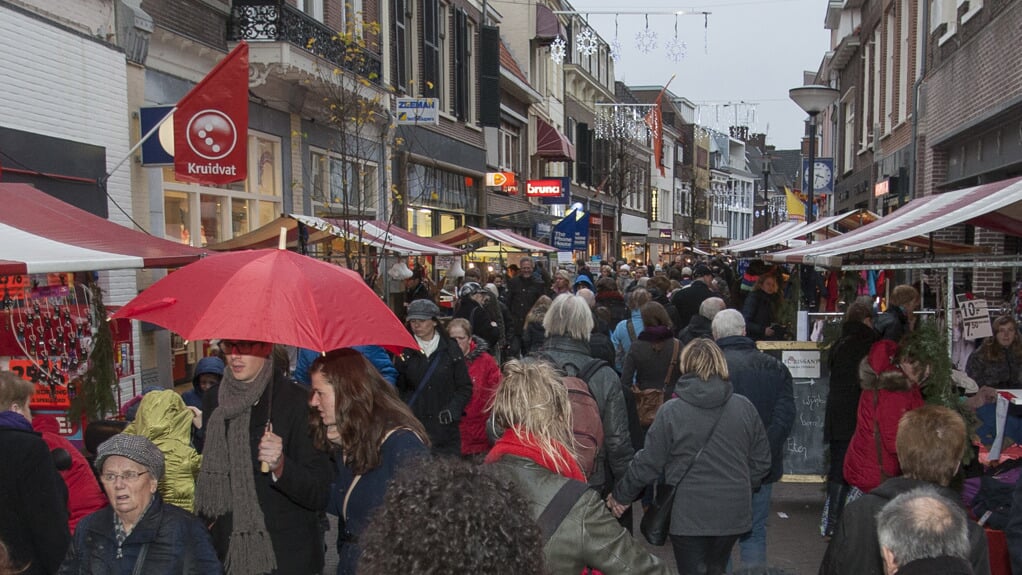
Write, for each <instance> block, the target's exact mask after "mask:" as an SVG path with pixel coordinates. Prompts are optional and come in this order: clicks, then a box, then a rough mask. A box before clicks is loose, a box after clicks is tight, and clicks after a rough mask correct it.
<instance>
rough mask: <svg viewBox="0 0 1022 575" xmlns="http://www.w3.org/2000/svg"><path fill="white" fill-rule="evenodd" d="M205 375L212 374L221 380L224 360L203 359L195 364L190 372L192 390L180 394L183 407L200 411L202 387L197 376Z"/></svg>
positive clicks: (215, 358) (210, 357) (211, 357)
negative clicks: (183, 403)
mask: <svg viewBox="0 0 1022 575" xmlns="http://www.w3.org/2000/svg"><path fill="white" fill-rule="evenodd" d="M205 373H212V374H214V375H216V376H217V378H218V379H219V378H221V377H223V375H224V360H222V359H220V358H219V357H213V356H209V357H204V358H202V359H200V360H199V363H196V364H195V369H193V370H192V389H190V390H188V391H186V392H184V393H182V394H181V399H183V400H184V401H185V405H188V406H191V407H198V408H199V409H202V393H203V392H202V386H200V385H199V376H200V375H203V374H205Z"/></svg>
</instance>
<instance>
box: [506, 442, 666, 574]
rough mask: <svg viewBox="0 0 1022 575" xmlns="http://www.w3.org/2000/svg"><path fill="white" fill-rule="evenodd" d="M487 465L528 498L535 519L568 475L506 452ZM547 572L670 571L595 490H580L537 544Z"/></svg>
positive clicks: (633, 572) (640, 572)
mask: <svg viewBox="0 0 1022 575" xmlns="http://www.w3.org/2000/svg"><path fill="white" fill-rule="evenodd" d="M492 465H494V466H495V468H496V469H497V470H499V471H498V473H499V474H501V475H505V476H509V477H511V478H512V479H513V481H514V482H515V484H516V485H518V487H519V488H520V489H521V491H522V493H523V494H524V495H525V498H526V499H527V500H528V501H529V509H530V511H531V512H532V516H533V518H535V519H539V516H540V515H541V514H542V513H543V510H544V509H546V507H547V505H548V504H549V503H550V501H551V500H552V499H553V498H554V495H556V494H557V491H558V490H559V489H560V488H561V486H562V485H564V484H565V483H567V482H568V481H571V480H570V479H568V478H566V477H563V476H561V475H557V474H556V473H553V472H551V471H549V470H547V469H545V468H543V467H540V466H539V465H537V464H536V463H534V462H532V461H530V460H528V459H525V458H522V457H515V456H510V455H506V456H504V457H502V458H501V459H500V461H498V462H496V463H493V464H492ZM543 554H544V555H545V558H546V567H547V571H548V572H549V573H551V574H552V575H562V574H564V575H577V574H578V573H581V572H582V570H583V569H584V568H585V567H592V568H594V569H599V570H600V571H602V572H603V573H628V574H646V573H650V574H652V573H657V574H659V573H663V574H668V573H670V572H671V571H670V569H669V568H668V567H667V566H666V565H664V564H662V563H661V562H660V560H659V559H658V558H657V557H656V556H654V555H652V554H651V553H649V552H648V551H646V549H645V548H643V546H642V545H641V544H640V543H639V542H637V541H636V540H635V539H634V538H632V536H631V535H629V534H628V532H627V531H625V529H624V527H621V525H620V524H619V523H618V522H617V520H615V519H614V516H613V515H611V514H610V511H609V510H608V509H607V506H606V504H605V503H604V502H603V500H602V499H601V498H600V494H599V493H597V492H595V491H593V490H592V489H588V490H586V492H585V493H583V494H582V497H580V498H579V499H578V501H577V502H576V503H575V505H574V506H573V507H572V508H571V511H569V512H568V515H567V517H565V518H564V521H562V522H561V525H560V526H559V527H558V528H557V530H556V531H554V534H553V536H551V537H550V540H549V541H548V542H547V544H546V546H545V547H543Z"/></svg>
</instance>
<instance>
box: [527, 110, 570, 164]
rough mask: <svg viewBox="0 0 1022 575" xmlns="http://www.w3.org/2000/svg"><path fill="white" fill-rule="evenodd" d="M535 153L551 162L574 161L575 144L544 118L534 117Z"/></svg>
mask: <svg viewBox="0 0 1022 575" xmlns="http://www.w3.org/2000/svg"><path fill="white" fill-rule="evenodd" d="M536 155H537V156H539V157H541V158H546V159H547V160H550V161H553V162H574V161H575V146H573V145H571V142H569V141H568V138H566V137H565V136H564V135H563V134H561V133H560V132H558V131H557V129H556V128H554V127H553V126H551V125H550V124H548V123H546V121H545V120H543V119H541V118H536Z"/></svg>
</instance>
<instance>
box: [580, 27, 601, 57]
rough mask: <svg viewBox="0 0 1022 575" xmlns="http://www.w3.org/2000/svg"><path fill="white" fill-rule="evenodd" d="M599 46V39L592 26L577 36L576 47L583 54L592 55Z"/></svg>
mask: <svg viewBox="0 0 1022 575" xmlns="http://www.w3.org/2000/svg"><path fill="white" fill-rule="evenodd" d="M599 47H600V43H599V40H597V38H596V34H594V33H593V29H592V28H586V29H585V30H583V31H582V33H580V34H579V35H578V37H576V38H575V48H576V49H577V50H578V52H579V54H581V55H583V56H592V55H593V54H595V53H596V50H597V49H598V48H599Z"/></svg>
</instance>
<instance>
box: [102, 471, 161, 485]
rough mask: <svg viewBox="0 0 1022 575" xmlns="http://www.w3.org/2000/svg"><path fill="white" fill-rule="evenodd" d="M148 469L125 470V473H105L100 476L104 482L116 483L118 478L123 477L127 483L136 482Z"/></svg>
mask: <svg viewBox="0 0 1022 575" xmlns="http://www.w3.org/2000/svg"><path fill="white" fill-rule="evenodd" d="M146 473H149V472H148V471H125V472H124V473H121V474H117V473H104V474H103V475H100V476H99V477H100V478H101V479H102V480H103V483H114V482H115V481H117V480H118V479H123V480H124V482H125V483H134V482H136V481H138V478H139V477H142V476H143V475H145V474H146Z"/></svg>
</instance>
